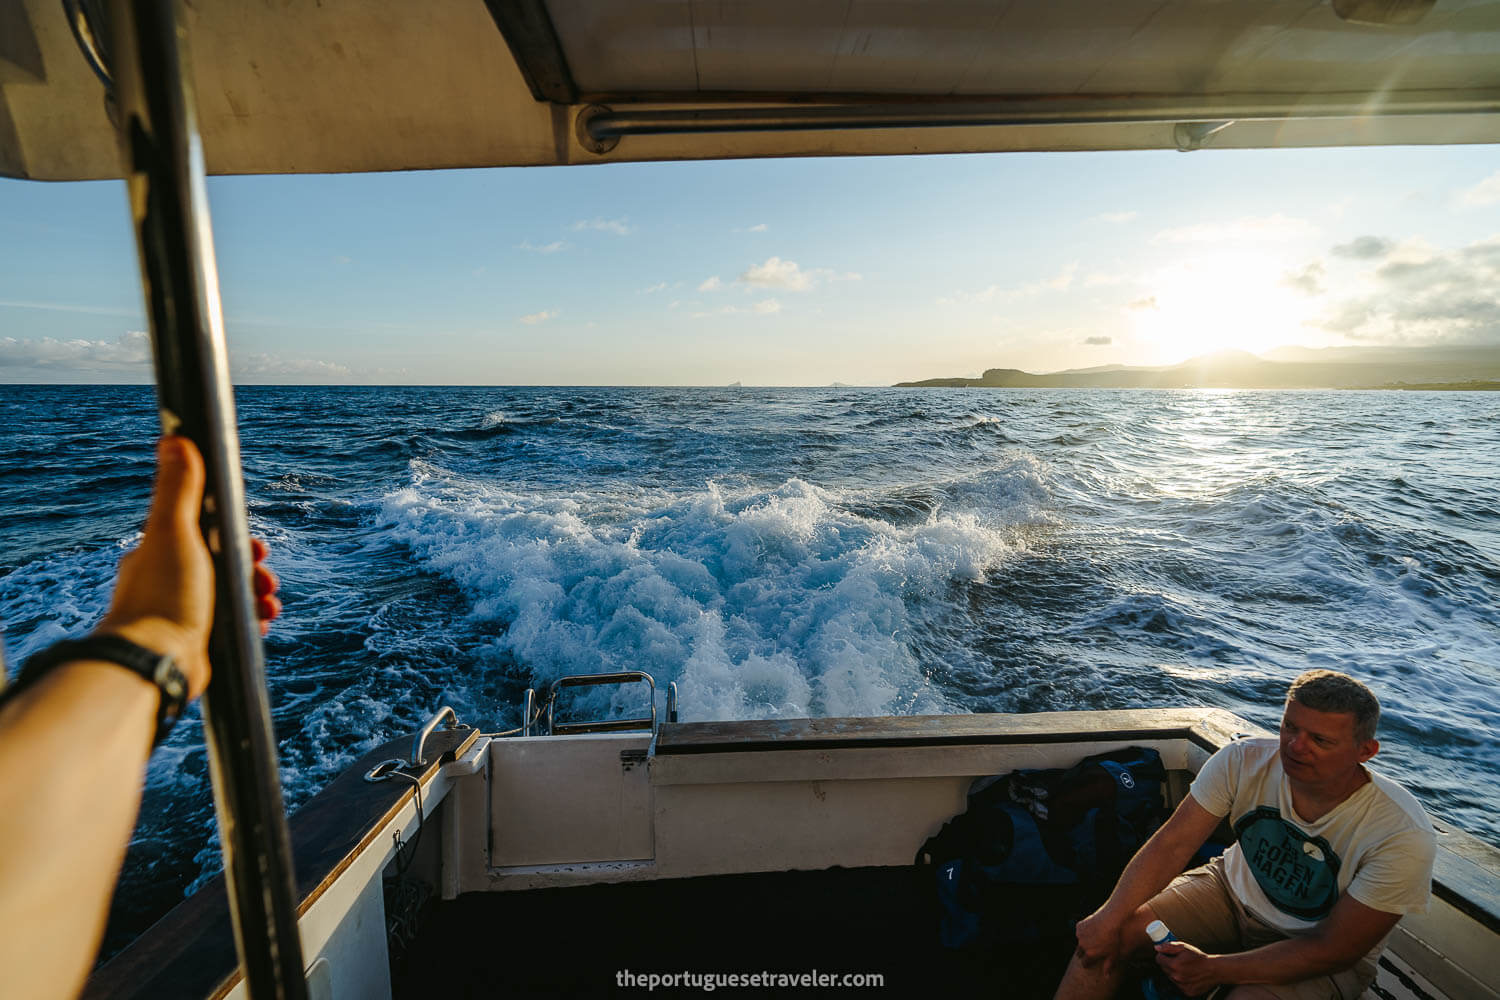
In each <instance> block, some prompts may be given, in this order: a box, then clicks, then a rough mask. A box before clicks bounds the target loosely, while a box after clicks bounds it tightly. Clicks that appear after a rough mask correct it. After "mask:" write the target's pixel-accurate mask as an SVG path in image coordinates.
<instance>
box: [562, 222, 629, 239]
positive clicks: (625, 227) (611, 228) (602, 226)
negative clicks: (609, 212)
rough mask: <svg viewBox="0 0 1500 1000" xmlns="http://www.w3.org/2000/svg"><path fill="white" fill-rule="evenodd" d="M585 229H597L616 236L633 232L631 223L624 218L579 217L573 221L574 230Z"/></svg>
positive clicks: (580, 230) (579, 231)
mask: <svg viewBox="0 0 1500 1000" xmlns="http://www.w3.org/2000/svg"><path fill="white" fill-rule="evenodd" d="M585 229H597V230H599V231H600V232H605V233H614V234H615V235H616V236H629V235H630V234H631V232H633V228H632V227H631V225H630V223H629V222H627V221H626V220H624V219H597V218H596V219H579V220H578V221H577V222H575V223H573V232H575V233H581V232H583V231H584V230H585Z"/></svg>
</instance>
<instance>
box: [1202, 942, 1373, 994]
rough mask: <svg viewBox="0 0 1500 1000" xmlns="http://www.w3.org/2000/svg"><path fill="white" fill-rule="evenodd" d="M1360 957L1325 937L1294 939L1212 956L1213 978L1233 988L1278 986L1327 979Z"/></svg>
mask: <svg viewBox="0 0 1500 1000" xmlns="http://www.w3.org/2000/svg"><path fill="white" fill-rule="evenodd" d="M1360 957H1361V954H1352V955H1351V954H1350V953H1349V949H1348V947H1347V946H1345V945H1343V944H1340V943H1339V942H1337V941H1330V940H1328V939H1326V938H1325V937H1320V936H1310V937H1295V938H1288V939H1287V940H1285V941H1277V942H1275V943H1274V944H1268V945H1264V946H1262V947H1260V948H1256V949H1253V950H1251V951H1242V952H1237V953H1235V954H1230V955H1215V956H1214V957H1213V958H1212V959H1211V961H1212V963H1213V968H1214V977H1215V978H1216V979H1218V980H1219V982H1221V983H1232V984H1235V985H1241V984H1255V983H1264V984H1269V985H1282V984H1285V983H1295V982H1300V981H1301V980H1304V979H1312V978H1315V977H1317V976H1328V975H1332V974H1333V973H1336V972H1342V971H1344V970H1345V969H1348V968H1351V967H1352V966H1353V965H1354V963H1356V962H1358V961H1359V959H1360Z"/></svg>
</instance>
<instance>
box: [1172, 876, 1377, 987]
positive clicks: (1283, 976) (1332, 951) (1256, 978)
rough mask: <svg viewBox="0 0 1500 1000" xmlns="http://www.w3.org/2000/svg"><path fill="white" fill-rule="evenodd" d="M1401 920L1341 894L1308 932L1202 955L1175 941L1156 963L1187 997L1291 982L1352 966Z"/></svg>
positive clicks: (1330, 973) (1324, 974)
mask: <svg viewBox="0 0 1500 1000" xmlns="http://www.w3.org/2000/svg"><path fill="white" fill-rule="evenodd" d="M1400 919H1401V914H1399V913H1386V912H1385V911H1384V910H1377V909H1374V908H1372V907H1369V906H1366V905H1365V904H1363V903H1361V902H1360V901H1359V900H1357V899H1355V898H1354V897H1353V896H1348V895H1346V896H1344V897H1343V898H1342V899H1340V900H1339V901H1338V902H1337V903H1335V904H1334V907H1333V910H1332V911H1330V912H1329V914H1328V916H1327V917H1326V918H1324V920H1323V921H1322V922H1321V923H1319V924H1318V928H1317V930H1316V931H1314V932H1313V933H1312V934H1308V935H1305V936H1299V937H1294V938H1288V939H1287V940H1285V941H1277V942H1276V943H1274V944H1268V945H1265V946H1264V947H1261V948H1256V949H1254V950H1252V951H1242V952H1239V953H1236V954H1232V955H1205V954H1204V953H1203V952H1201V951H1199V950H1198V949H1197V948H1194V947H1192V946H1191V945H1185V944H1182V943H1181V942H1173V943H1171V944H1166V945H1161V946H1159V947H1158V948H1157V963H1158V964H1159V965H1160V966H1161V967H1162V968H1163V969H1165V970H1166V973H1167V975H1168V976H1170V977H1171V979H1172V982H1174V983H1175V984H1177V986H1178V987H1179V988H1180V989H1182V991H1183V992H1184V993H1186V994H1187V995H1189V996H1197V995H1198V994H1200V993H1206V992H1208V990H1210V989H1212V988H1213V987H1214V986H1217V985H1219V984H1220V983H1234V984H1241V983H1272V984H1280V983H1295V982H1299V981H1301V980H1303V979H1312V978H1314V977H1317V976H1327V975H1332V974H1333V973H1336V972H1343V971H1344V970H1345V969H1349V968H1352V967H1353V966H1354V964H1355V963H1356V962H1358V961H1359V960H1360V959H1361V958H1363V957H1364V956H1365V955H1366V954H1368V953H1369V952H1370V950H1371V949H1373V948H1374V947H1375V946H1376V945H1377V944H1379V943H1380V941H1381V939H1382V938H1384V937H1385V936H1386V935H1387V934H1389V933H1390V932H1391V928H1393V927H1395V926H1396V922H1397V921H1398V920H1400Z"/></svg>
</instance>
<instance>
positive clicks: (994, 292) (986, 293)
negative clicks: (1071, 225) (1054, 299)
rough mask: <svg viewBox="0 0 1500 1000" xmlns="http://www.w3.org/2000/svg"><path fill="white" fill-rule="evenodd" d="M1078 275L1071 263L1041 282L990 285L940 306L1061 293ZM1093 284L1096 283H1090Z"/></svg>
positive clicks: (1076, 268)
mask: <svg viewBox="0 0 1500 1000" xmlns="http://www.w3.org/2000/svg"><path fill="white" fill-rule="evenodd" d="M1077 273H1078V264H1077V263H1076V262H1070V263H1068V264H1065V265H1063V267H1062V269H1061V270H1059V271H1058V272H1057V274H1055V275H1053V276H1052V277H1050V278H1043V279H1042V280H1041V281H1032V282H1029V283H1027V284H1024V285H1017V286H1014V287H1011V288H1006V287H1004V286H1002V285H998V284H995V285H990V286H988V287H986V288H981V289H980V290H979V291H977V292H958V293H955V294H954V295H951V296H948V297H947V298H941V299H938V300H937V301H938V305H940V306H955V305H966V304H968V303H971V302H993V301H995V300H996V299H999V300H1001V301H1010V300H1013V299H1021V298H1027V297H1029V296H1032V295H1040V294H1042V293H1043V292H1061V291H1064V290H1066V289H1067V288H1068V287H1069V286H1071V285H1072V284H1073V278H1074V276H1075V275H1077ZM1090 283H1091V284H1093V283H1094V282H1092V281H1091V282H1090Z"/></svg>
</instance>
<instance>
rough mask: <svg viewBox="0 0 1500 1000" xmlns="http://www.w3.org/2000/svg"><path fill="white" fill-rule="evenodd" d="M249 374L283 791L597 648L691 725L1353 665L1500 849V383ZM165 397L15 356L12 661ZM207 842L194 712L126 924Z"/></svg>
mask: <svg viewBox="0 0 1500 1000" xmlns="http://www.w3.org/2000/svg"><path fill="white" fill-rule="evenodd" d="M237 398H238V407H239V416H240V424H241V435H242V445H243V449H244V457H245V466H246V477H247V487H248V493H249V498H250V517H251V524H252V528H253V530H254V531H255V532H256V533H258V534H260V535H261V536H263V537H265V538H266V539H268V540H269V541H270V543H271V545H272V550H273V555H272V560H271V562H272V566H273V567H274V568H275V569H276V571H277V572H278V573H279V574H280V575H281V578H282V581H283V585H282V595H283V597H284V599H285V605H286V611H285V615H284V617H283V618H282V620H281V621H279V622H278V623H277V625H276V627H275V629H274V630H273V632H272V634H271V637H270V639H269V640H268V644H267V654H268V670H269V674H270V684H271V700H272V705H273V712H274V717H275V724H276V731H277V738H278V741H279V744H280V755H281V766H282V780H283V782H284V785H285V793H286V797H287V799H288V804H289V805H290V806H291V807H293V808H295V807H296V806H297V805H299V804H301V803H302V802H305V801H306V800H307V799H308V798H309V797H310V796H311V795H312V794H314V793H315V792H316V791H317V790H318V789H319V788H321V787H322V786H323V785H324V784H326V783H327V782H328V781H329V780H330V779H331V778H332V777H333V776H334V775H335V774H337V773H338V772H339V770H340V769H341V768H343V767H345V766H346V765H348V764H349V763H351V762H352V761H353V760H354V759H355V758H356V757H358V756H359V755H360V754H361V753H363V752H365V751H367V750H368V749H370V748H372V747H373V746H375V745H377V744H379V743H381V742H384V741H386V740H388V739H391V738H394V737H396V736H399V735H401V734H403V733H406V732H409V731H411V730H413V729H415V728H417V726H419V725H420V723H421V722H422V721H423V720H424V719H425V718H426V717H427V716H428V715H429V714H430V713H431V712H432V711H433V710H434V709H435V708H436V707H437V706H439V705H441V704H445V703H447V704H452V705H453V706H454V707H455V708H456V709H457V710H458V713H459V716H460V717H461V718H462V719H463V720H464V721H466V722H477V723H478V724H480V725H481V726H483V727H485V728H486V729H491V730H494V729H509V728H512V727H513V726H516V725H518V724H519V719H520V703H521V697H522V692H523V691H524V689H525V688H526V687H528V686H534V685H535V686H540V685H544V684H546V683H547V682H548V681H550V680H551V679H554V678H556V677H560V676H562V675H564V674H570V673H592V672H599V671H604V670H620V669H645V670H648V671H650V672H651V673H652V674H654V675H655V678H656V680H657V683H658V685H659V687H661V688H664V687H665V684H666V682H667V681H674V680H675V681H676V682H677V684H678V686H679V688H680V689H681V711H682V715H683V717H684V718H685V719H691V720H701V719H743V718H774V717H796V716H809V715H811V716H837V715H885V714H915V713H953V712H1027V711H1044V710H1050V709H1072V708H1088V709H1105V708H1128V707H1144V706H1165V705H1197V704H1206V705H1215V706H1220V707H1223V708H1227V709H1230V710H1232V711H1235V712H1238V713H1240V714H1242V715H1244V716H1246V717H1248V718H1250V719H1252V720H1253V721H1255V722H1257V723H1260V724H1261V725H1264V726H1267V727H1272V728H1274V727H1275V725H1276V721H1277V719H1278V717H1279V712H1280V703H1281V700H1282V697H1283V694H1284V691H1285V687H1286V684H1287V682H1288V681H1289V680H1290V679H1291V678H1292V677H1294V676H1295V675H1296V674H1298V673H1299V672H1301V671H1302V670H1305V669H1308V668H1311V667H1329V668H1334V669H1339V670H1345V671H1348V672H1349V673H1352V674H1355V675H1357V676H1360V677H1362V678H1365V679H1366V680H1368V681H1369V682H1370V683H1371V684H1372V685H1373V686H1374V688H1375V689H1376V691H1377V693H1378V694H1379V695H1380V697H1381V700H1382V702H1383V705H1384V709H1385V715H1384V720H1383V725H1382V738H1383V748H1382V750H1381V753H1380V756H1379V757H1378V759H1377V765H1378V766H1380V767H1381V768H1383V769H1384V771H1385V772H1386V773H1388V774H1390V775H1392V776H1394V777H1396V778H1397V779H1398V780H1401V781H1403V782H1404V783H1406V784H1407V786H1408V787H1410V788H1411V789H1412V790H1413V791H1414V792H1415V793H1416V794H1417V795H1418V796H1419V797H1420V798H1421V799H1422V801H1423V802H1424V803H1426V805H1427V806H1428V808H1429V810H1430V811H1431V812H1433V813H1434V814H1435V815H1437V816H1440V817H1443V818H1445V819H1448V820H1451V821H1453V822H1455V823H1457V824H1458V825H1460V826H1462V827H1465V828H1466V829H1468V830H1469V831H1470V832H1472V833H1474V834H1476V835H1478V836H1480V837H1482V838H1484V839H1486V840H1488V841H1489V842H1491V843H1494V844H1497V845H1500V819H1497V816H1500V788H1497V784H1496V781H1495V777H1494V776H1495V774H1496V773H1497V772H1500V502H1497V497H1496V493H1497V489H1496V484H1497V482H1500V394H1497V393H1469V392H1452V393H1419V392H1253V391H1252V392H1247V391H1223V392H1219V391H1149V390H1134V391H1105V390H953V389H948V390H943V389H939V390H912V389H738V388H736V389H610V388H602V389H594V388H569V389H558V388H428V387H422V388H385V387H347V388H345V387H338V388H329V387H245V388H241V389H239V390H238V391H237ZM155 420H156V415H155V404H154V397H153V395H152V390H151V389H150V388H149V387H133V386H116V387H105V386H83V387H61V386H0V620H3V621H4V623H5V626H6V630H5V633H4V647H5V653H6V657H7V661H8V663H9V664H10V665H11V669H12V670H14V669H15V666H16V665H17V664H18V663H19V661H20V659H21V658H23V657H24V656H26V655H27V654H29V653H30V652H33V651H35V650H36V649H39V648H40V647H42V646H44V645H46V644H47V643H49V642H51V641H53V640H55V639H57V638H60V637H62V636H64V635H68V634H76V633H79V632H82V631H84V630H85V629H87V628H88V627H89V626H90V625H91V624H92V623H93V622H94V621H95V620H96V619H97V618H98V616H99V615H100V614H101V613H102V612H103V610H104V608H105V606H106V604H107V601H108V596H109V587H110V581H111V579H112V575H113V571H114V566H115V563H116V562H117V560H118V559H119V557H120V555H121V554H122V552H124V551H125V550H126V549H128V548H129V547H130V546H131V545H132V544H133V542H134V540H135V539H136V538H138V537H139V535H138V528H139V523H140V521H141V515H142V512H143V510H144V504H145V502H146V498H147V496H148V495H149V488H150V480H151V473H152V465H151V446H152V441H153V439H154V437H155V434H156V424H155ZM590 697H592V698H594V699H596V700H595V701H594V702H589V701H587V700H586V699H587V698H590ZM640 697H641V696H640V695H639V694H638V693H636V692H628V691H622V692H611V691H608V690H605V689H598V690H593V689H589V691H588V692H587V693H586V694H584V695H582V696H580V698H581V700H580V701H579V702H576V703H575V704H576V706H577V707H576V711H577V712H579V713H580V714H585V713H617V714H636V713H637V712H638V711H639V710H640V709H641V707H642V705H641V703H640V701H639V699H640ZM218 868H219V858H218V850H217V841H216V839H215V833H214V818H213V810H212V804H211V797H210V791H209V787H208V778H207V767H206V760H205V754H204V749H203V733H202V727H201V722H200V719H199V716H198V714H197V711H196V709H195V710H194V712H193V714H192V716H191V718H190V719H189V720H188V721H187V722H186V723H185V724H183V725H180V726H179V727H178V728H177V729H176V731H175V732H174V733H173V734H172V736H171V738H170V740H169V741H168V743H167V744H166V745H165V746H164V747H163V748H161V749H160V750H158V751H157V753H156V754H155V756H154V757H153V758H152V761H151V764H150V768H149V772H148V775H147V792H146V798H145V802H144V806H143V809H142V815H141V822H140V826H139V829H138V830H137V833H136V836H135V840H134V842H133V843H132V845H131V848H130V853H129V856H128V858H127V861H126V866H125V872H124V876H123V880H122V891H121V893H120V894H119V896H118V898H117V902H116V906H115V909H114V913H113V915H112V919H111V925H110V930H109V935H108V940H107V942H106V950H107V951H110V950H115V949H117V948H118V947H120V946H122V945H123V944H124V943H125V942H126V941H128V940H129V939H130V938H131V937H133V936H134V935H136V934H138V933H139V932H140V931H141V930H143V929H144V928H145V927H146V926H147V925H149V923H151V922H152V921H153V920H154V919H156V918H157V917H159V916H160V915H161V914H162V913H164V912H165V911H166V910H167V909H168V908H170V907H171V906H172V905H173V904H174V903H175V902H177V901H178V900H179V899H180V898H181V897H182V895H183V894H184V892H186V891H188V890H190V889H191V888H192V887H193V886H194V885H195V884H197V883H199V882H201V881H202V880H204V879H205V878H207V877H208V876H210V875H212V874H213V873H214V872H216V871H217V870H218Z"/></svg>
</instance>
